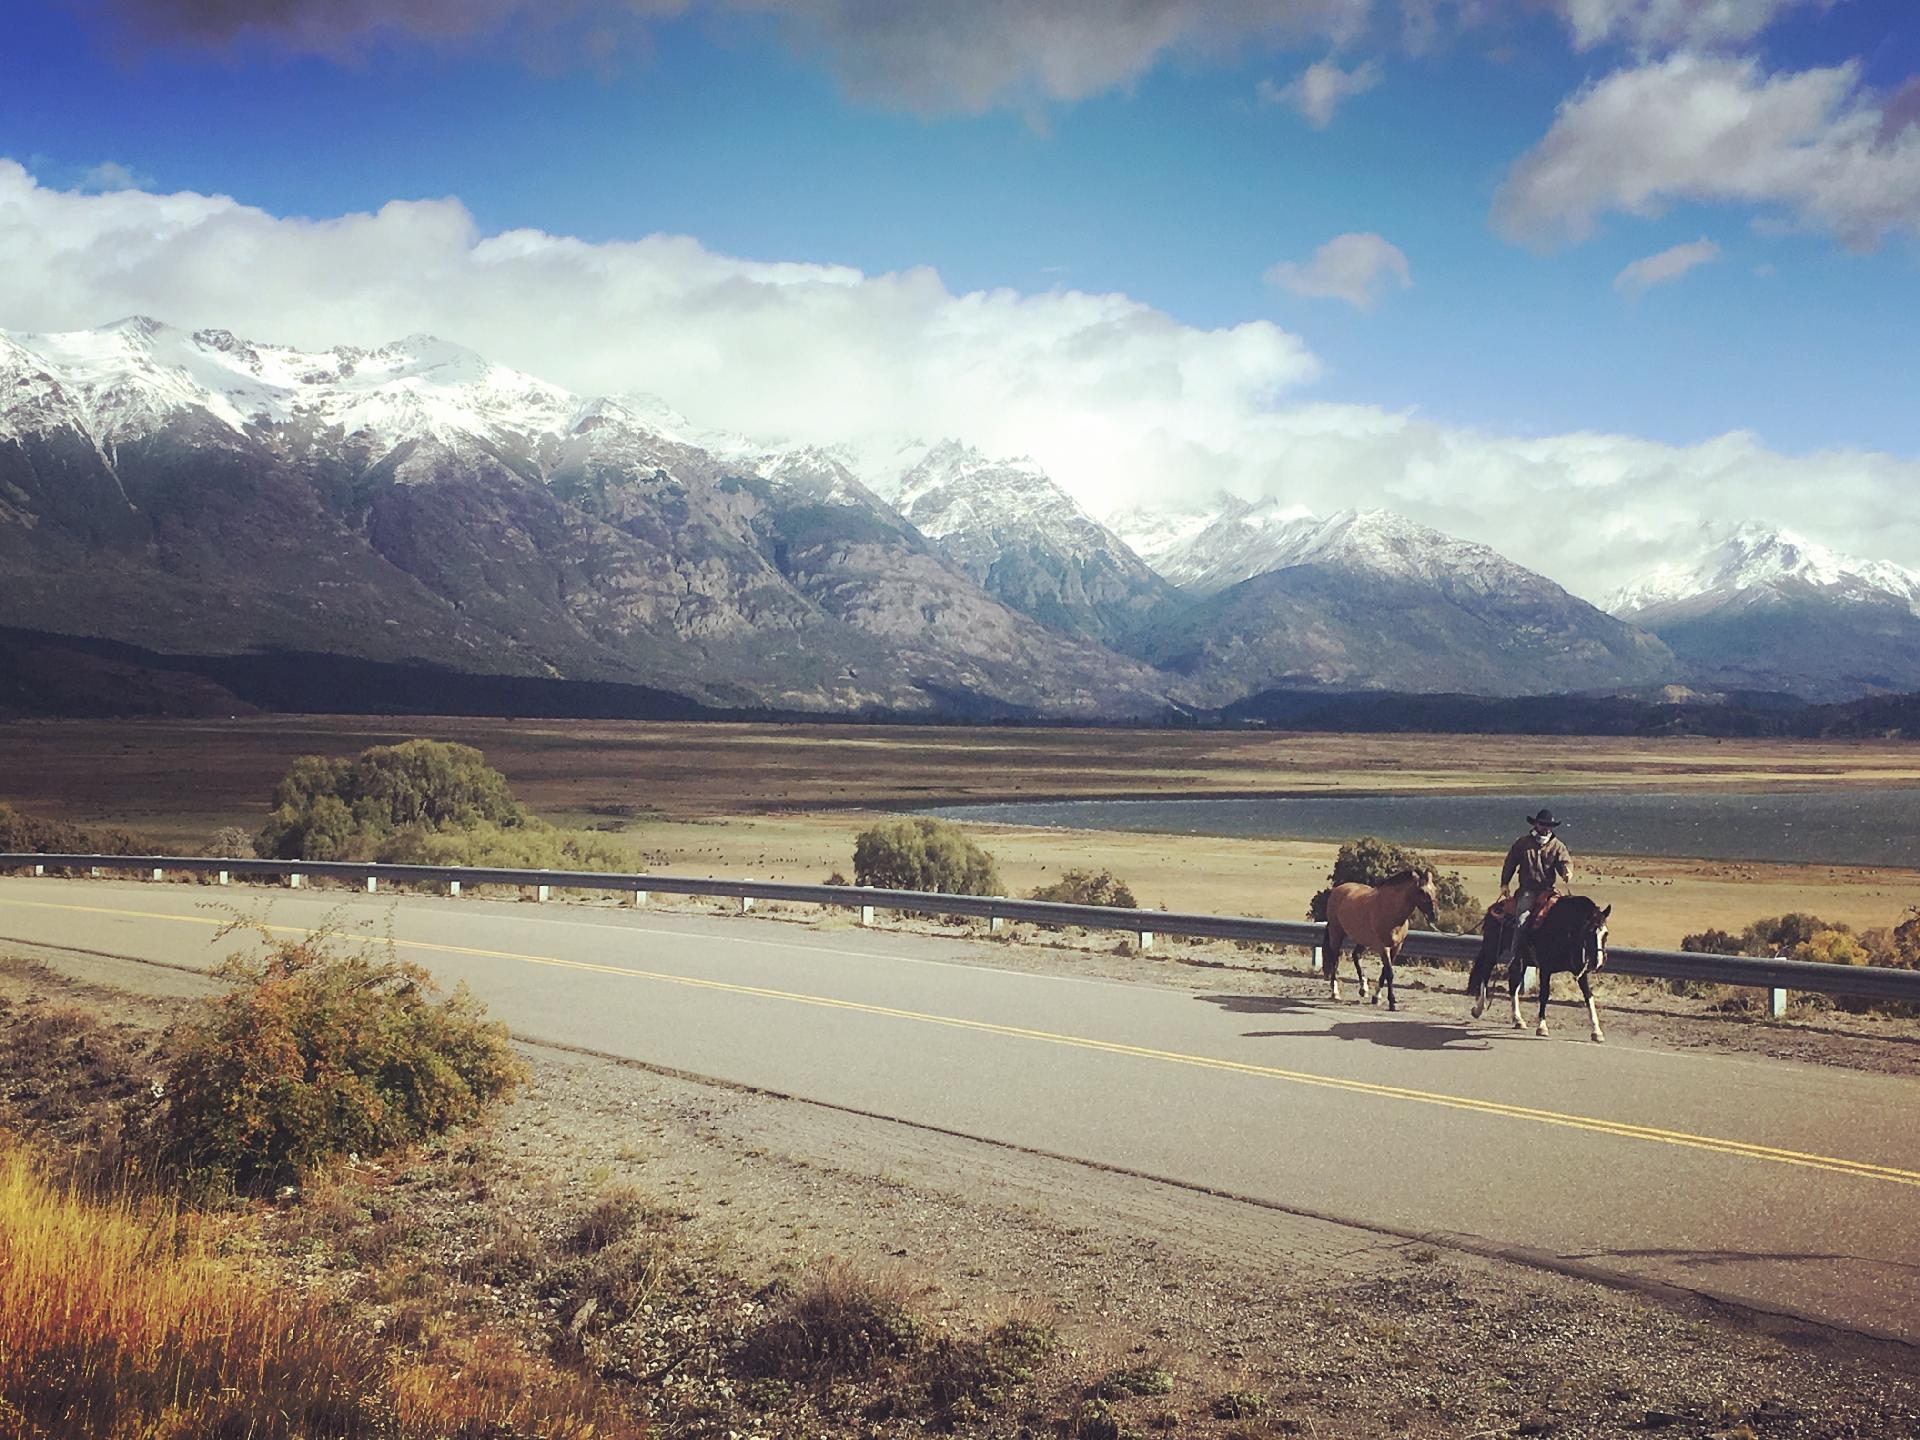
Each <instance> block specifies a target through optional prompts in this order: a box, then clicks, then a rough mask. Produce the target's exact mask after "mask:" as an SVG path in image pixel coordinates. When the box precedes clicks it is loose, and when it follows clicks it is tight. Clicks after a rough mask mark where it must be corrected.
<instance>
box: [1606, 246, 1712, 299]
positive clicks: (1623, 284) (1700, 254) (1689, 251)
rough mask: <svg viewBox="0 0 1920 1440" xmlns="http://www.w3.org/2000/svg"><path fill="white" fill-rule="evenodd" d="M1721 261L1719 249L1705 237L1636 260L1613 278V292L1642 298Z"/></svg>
mask: <svg viewBox="0 0 1920 1440" xmlns="http://www.w3.org/2000/svg"><path fill="white" fill-rule="evenodd" d="M1719 258H1720V247H1719V246H1718V245H1716V244H1714V243H1713V241H1711V240H1709V239H1707V237H1706V236H1704V235H1702V236H1701V237H1700V238H1699V239H1698V240H1689V241H1688V242H1687V243H1686V244H1684V245H1675V246H1673V247H1672V248H1671V249H1668V250H1662V251H1661V252H1660V253H1659V254H1657V255H1648V256H1645V257H1644V258H1642V259H1639V260H1635V261H1634V262H1633V263H1632V264H1631V265H1629V266H1627V267H1626V268H1625V269H1624V270H1622V271H1621V272H1620V273H1619V274H1618V275H1616V276H1614V277H1613V288H1614V289H1616V290H1618V291H1619V292H1620V293H1621V294H1622V295H1633V296H1636V297H1637V296H1640V295H1644V294H1646V293H1647V291H1649V290H1651V289H1652V288H1653V287H1654V286H1655V285H1666V284H1670V283H1672V282H1673V281H1675V280H1678V279H1679V278H1680V277H1681V276H1682V275H1685V274H1686V273H1687V272H1688V271H1689V270H1692V269H1693V268H1695V267H1696V266H1699V265H1706V264H1709V263H1710V262H1712V261H1715V260H1718V259H1719Z"/></svg>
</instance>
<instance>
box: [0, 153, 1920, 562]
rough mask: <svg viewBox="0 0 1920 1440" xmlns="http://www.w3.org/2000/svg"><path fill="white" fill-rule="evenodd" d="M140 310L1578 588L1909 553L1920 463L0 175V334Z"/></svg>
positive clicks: (1211, 340) (922, 276)
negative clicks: (1621, 430) (394, 351)
mask: <svg viewBox="0 0 1920 1440" xmlns="http://www.w3.org/2000/svg"><path fill="white" fill-rule="evenodd" d="M135 313H145V314H151V315H154V316H156V317H158V318H161V319H164V320H168V321H171V322H172V323H175V324H179V325H185V326H194V327H197V326H222V327H224V328H227V329H230V330H233V331H235V332H236V333H238V334H241V335H244V336H248V337H249V338H253V339H257V340H263V341H279V342H285V343H292V344H299V345H304V346H313V347H322V346H328V345H334V344H342V343H345V344H361V345H371V344H378V343H381V342H383V341H386V340H390V339H393V338H395V337H397V336H399V335H403V334H406V333H409V332H413V331H424V332H428V333H433V334H438V335H441V336H443V337H445V338H447V339H450V340H455V341H458V342H461V343H463V344H467V345H470V346H472V347H473V348H475V349H477V350H479V351H481V352H482V353H484V354H486V355H488V356H490V357H492V358H494V359H496V360H499V361H501V362H502V363H505V364H509V365H514V366H517V367H519V368H521V369H524V370H527V371H530V372H532V373H533V374H536V375H540V376H542V377H543V378H546V379H549V380H552V381H555V382H557V383H559V384H562V385H566V386H569V387H571V388H573V389H575V390H578V391H581V392H583V393H619V392H622V391H630V390H645V391H652V392H654V393H657V394H660V395H662V396H664V397H665V398H666V399H667V400H669V401H670V402H671V403H672V404H673V405H675V406H676V407H677V408H678V409H680V410H681V411H683V412H684V413H686V414H687V415H688V416H689V417H690V418H691V419H692V420H693V421H694V422H695V423H697V424H701V425H706V426H711V427H716V428H725V429H730V430H734V431H744V432H747V433H757V434H763V435H783V436H788V437H791V438H793V439H798V440H807V441H815V442H826V443H831V442H835V441H842V440H850V439H854V440H857V439H866V438H877V437H881V436H886V435H899V434H902V433H907V434H919V435H923V436H927V437H929V438H931V437H936V436H943V435H953V436H958V437H961V438H965V439H968V440H970V441H972V442H973V443H975V444H978V445H980V446H982V447H983V448H985V449H987V450H988V451H990V452H992V453H997V454H1009V455H1011V454H1031V455H1033V456H1034V457H1035V458H1036V459H1038V460H1039V461H1040V463H1041V464H1043V465H1045V466H1046V467H1047V468H1048V469H1049V470H1050V471H1051V472H1052V473H1053V474H1055V475H1056V476H1057V477H1058V478H1059V479H1060V480H1061V482H1062V483H1063V484H1065V485H1066V486H1067V487H1068V488H1069V489H1070V490H1072V491H1073V493H1074V494H1075V495H1076V496H1078V497H1079V498H1080V500H1081V501H1082V502H1083V503H1084V504H1086V505H1087V506H1088V507H1089V508H1090V509H1092V510H1094V511H1096V512H1097V513H1106V512H1108V511H1110V510H1112V509H1115V508H1118V507H1120V506H1123V505H1127V504H1135V503H1144V502H1151V503H1159V504H1173V505H1178V504H1181V503H1183V502H1187V503H1190V502H1199V501H1204V500H1206V499H1207V498H1209V497H1211V496H1214V495H1215V494H1217V493H1218V492H1219V491H1221V490H1226V491H1228V492H1231V493H1234V494H1238V495H1241V496H1243V497H1245V498H1249V499H1252V498H1258V497H1261V496H1264V495H1269V494H1273V495H1278V496H1280V497H1282V498H1283V499H1285V500H1286V501H1287V502H1288V503H1290V504H1302V505H1306V506H1308V507H1309V508H1311V509H1314V510H1318V511H1322V512H1326V511H1331V510H1335V509H1339V508H1342V507H1345V506H1350V505H1355V504H1360V505H1384V506H1389V507H1392V508H1395V509H1398V510H1402V511H1404V512H1406V513H1407V514H1410V515H1412V516H1414V517H1415V518H1417V519H1420V520H1423V521H1425V522H1426V523H1429V524H1433V525H1437V526H1440V527H1441V528H1443V529H1447V530H1450V531H1453V532H1454V533H1456V534H1460V535H1464V536H1466V537H1468V538H1471V539H1477V540H1482V541H1485V542H1487V543H1489V544H1492V545H1494V546H1495V547H1496V548H1499V549H1501V550H1503V551H1505V552H1506V553H1509V554H1511V555H1512V556H1513V557H1514V558H1515V559H1516V560H1519V561H1520V562H1521V563H1523V564H1527V565H1531V566H1533V567H1535V568H1537V569H1540V570H1543V571H1545V572H1546V573H1548V574H1551V575H1553V576H1554V577H1555V578H1556V579H1559V580H1560V581H1561V582H1562V583H1564V584H1568V585H1569V586H1571V587H1573V588H1575V589H1576V590H1577V591H1579V592H1580V593H1582V594H1585V595H1588V596H1589V597H1591V598H1598V597H1599V596H1602V595H1604V594H1606V593H1608V592H1609V591H1611V590H1612V589H1614V588H1616V587H1618V586H1620V585H1622V584H1624V583H1626V581H1628V580H1629V579H1632V578H1633V577H1635V576H1636V575H1638V574H1639V573H1641V572H1643V571H1644V570H1646V569H1648V568H1650V567H1651V565H1652V564H1654V563H1656V562H1658V561H1659V560H1661V559H1665V558H1667V557H1668V556H1669V554H1670V553H1671V552H1672V549H1673V547H1674V546H1675V545H1676V544H1677V543H1680V541H1681V540H1683V539H1686V537H1688V536H1689V535H1690V527H1695V528H1697V526H1698V525H1699V524H1700V523H1701V522H1702V521H1703V520H1706V519H1710V518H1713V517H1725V516H1729V515H1737V516H1740V517H1742V518H1752V519H1772V520H1777V521H1780V522H1783V523H1790V524H1793V525H1795V526H1796V527H1797V528H1799V529H1800V530H1802V531H1803V532H1805V533H1807V534H1809V535H1810V536H1811V537H1812V538H1816V539H1819V540H1822V541H1824V542H1826V543H1828V544H1831V545H1833V546H1835V547H1837V548H1840V549H1852V550H1856V551H1859V552H1861V553H1864V554H1866V555H1869V556H1873V557H1880V558H1888V559H1895V560H1902V561H1905V562H1906V563H1909V564H1911V563H1914V562H1915V561H1916V560H1920V512H1917V511H1916V510H1915V507H1913V506H1912V505H1910V504H1907V503H1905V497H1907V496H1909V495H1911V494H1913V493H1915V492H1916V490H1920V462H1916V461H1911V460H1898V459H1893V458H1890V457H1887V456H1883V455H1863V454H1852V453H1835V454H1823V455H1813V456H1807V457H1798V458H1789V457H1785V456H1781V455H1777V454H1772V453H1769V452H1768V451H1767V450H1766V449H1765V448H1764V447H1762V446H1761V445H1760V444H1759V442H1758V441H1757V440H1755V439H1754V438H1753V437H1752V436H1748V435H1728V436H1724V437H1721V438H1720V439H1718V440H1714V441H1711V442H1709V443H1707V444H1703V445H1696V446H1691V447H1678V448H1677V447H1672V446H1666V445H1659V444H1655V443H1652V442H1649V441H1645V440H1638V439H1634V438H1632V437H1626V436H1618V435H1597V434H1574V435H1560V436H1551V437H1545V438H1512V437H1507V436H1501V435H1497V434H1490V433H1486V432H1481V431H1473V430H1463V429H1459V428H1454V427H1448V426H1443V425H1439V424H1436V423H1433V422H1431V421H1427V420H1424V419H1422V418H1420V417H1418V416H1414V415H1406V414H1395V413H1391V412H1388V411H1384V410H1381V409H1377V408H1374V407H1369V406H1364V405H1327V404H1314V403H1310V402H1308V401H1307V400H1305V399H1304V398H1303V394H1302V387H1304V386H1305V385H1307V384H1308V383H1309V382H1311V381H1312V380H1313V379H1314V378H1315V376H1316V375H1317V374H1318V372H1319V366H1318V363H1317V362H1316V360H1315V359H1314V356H1313V355H1312V353H1311V352H1310V351H1309V350H1308V349H1307V347H1306V346H1305V345H1304V344H1303V343H1302V342H1301V341H1300V340H1299V339H1298V338H1297V337H1295V336H1293V335H1291V334H1289V333H1288V332H1286V331H1285V330H1282V329H1281V328H1279V327H1278V326H1275V325H1272V324H1268V323H1264V322H1252V323H1248V324H1243V325H1236V326H1232V327H1227V328H1222V329H1214V330H1202V329H1198V328H1195V327H1193V326H1189V325H1183V324H1181V323H1179V322H1178V321H1176V320H1174V319H1172V318H1171V317H1169V316H1167V315H1165V314H1164V313H1162V312H1160V311H1157V310H1155V309H1153V308H1152V307H1150V306H1147V305H1143V304H1141V303H1139V302H1138V301H1135V300H1132V299H1129V298H1128V297H1126V296H1124V295H1095V294H1089V293H1084V292H1078V291H1058V292H1048V293H1044V294H1036V295H1028V294H1020V293H1016V292H1013V291H1008V290H994V291H976V292H970V293H965V294H956V293H954V292H953V291H951V290H949V289H948V288H947V286H946V285H945V284H943V283H942V281H941V279H940V277H939V276H938V275H937V274H936V273H934V272H933V271H931V270H925V269H921V270H910V271H903V272H900V273H896V274H886V275H867V274H863V273H862V272H860V271H858V270H855V269H851V268H847V267H843V266H831V265H817V264H792V263H782V262H779V261H759V260H743V259H738V258H735V257H731V256H727V255H721V254H717V253H715V252H714V251H711V250H709V249H707V248H706V247H704V246H702V245H700V244H699V243H698V242H697V241H694V240H691V239H687V238H685V237H681V236H669V235H654V236H648V237H646V238H643V239H638V240H631V241H619V242H588V241H584V240H579V239H574V238H570V237H566V236H559V235H551V234H547V233H544V232H541V231H533V230H516V231H508V232H505V233H502V234H497V235H486V234H482V233H481V232H480V231H479V230H478V228H477V227H476V225H475V223H474V221H473V218H472V216H471V215H470V214H469V213H468V212H467V210H466V209H465V208H464V207H463V206H462V205H461V204H460V203H459V202H457V201H454V200H444V199H443V200H424V201H396V202H393V203H391V204H388V205H386V206H384V207H382V208H381V209H380V210H378V211H377V212H374V213H372V214H355V215H344V216H339V217H335V218H330V219H317V220H297V219H286V218H282V217H278V216H274V215H271V214H269V213H267V212H265V211H263V210H259V209H256V208H253V207H250V206H246V205H242V204H239V203H238V202H236V201H234V200H232V199H229V198H227V197H224V196H219V195H201V194H195V193H191V192H184V193H180V194H173V195H153V194H145V193H142V192H139V191H118V192H115V193H111V194H102V195H86V194H81V193H78V192H74V191H61V190H53V189H49V188H47V187H45V186H42V185H39V184H37V183H35V181H34V180H33V178H32V177H31V176H30V175H28V174H27V172H26V171H25V170H24V169H23V168H22V167H20V166H19V165H16V164H13V163H11V162H8V161H4V160H0V326H5V327H6V328H9V329H15V330H56V329H71V328H78V327H83V326H91V325H97V324H101V323H104V322H106V321H109V320H113V319H116V318H119V317H121V316H124V315H128V314H135ZM1527 497H1552V500H1553V503H1552V504H1548V505H1537V504H1529V503H1523V502H1524V501H1525V500H1526V499H1527ZM1809 497H1817V498H1811V499H1810V498H1809ZM1687 543H1691V542H1690V540H1687Z"/></svg>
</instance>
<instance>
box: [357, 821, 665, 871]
mask: <svg viewBox="0 0 1920 1440" xmlns="http://www.w3.org/2000/svg"><path fill="white" fill-rule="evenodd" d="M373 858H374V859H376V860H378V861H379V862H381V863H382V864H385V865H477V866H483V867H486V868H489V869H501V870H601V871H609V870H628V869H631V868H632V861H633V857H632V856H631V855H628V854H627V853H626V852H624V851H622V850H621V849H620V848H619V847H618V846H617V845H614V844H612V843H611V842H610V841H607V840H603V839H601V838H600V837H599V836H597V835H593V834H589V833H586V832H583V831H577V830H559V829H556V828H554V827H553V826H551V825H549V824H547V823H546V821H544V820H534V819H528V820H526V821H524V822H522V823H521V824H519V825H514V826H501V825H495V824H493V823H492V822H491V821H486V820H482V821H479V822H478V823H476V824H474V825H471V826H468V827H467V828H465V829H460V830H430V829H427V828H425V827H424V826H418V825H411V826H408V827H407V828H406V829H404V830H400V831H397V832H396V833H394V834H393V835H390V836H388V837H387V839H385V840H383V841H382V842H381V843H380V845H379V846H378V847H377V848H376V849H375V850H374V852H373Z"/></svg>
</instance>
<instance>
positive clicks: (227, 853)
mask: <svg viewBox="0 0 1920 1440" xmlns="http://www.w3.org/2000/svg"><path fill="white" fill-rule="evenodd" d="M206 853H207V854H208V855H211V856H213V857H215V858H216V859H223V860H249V859H252V858H253V855H254V849H253V836H252V835H250V834H248V833H247V829H246V827H245V826H243V825H222V826H221V827H220V828H219V829H218V830H216V831H214V832H213V836H212V838H211V839H209V840H208V841H207V848H206Z"/></svg>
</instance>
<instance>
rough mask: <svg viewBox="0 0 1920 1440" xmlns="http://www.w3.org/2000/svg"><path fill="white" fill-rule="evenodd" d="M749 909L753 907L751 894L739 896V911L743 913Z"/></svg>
mask: <svg viewBox="0 0 1920 1440" xmlns="http://www.w3.org/2000/svg"><path fill="white" fill-rule="evenodd" d="M751 909H753V897H752V896H751V895H742V896H741V897H740V913H741V914H742V915H744V914H746V913H747V911H749V910H751Z"/></svg>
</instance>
